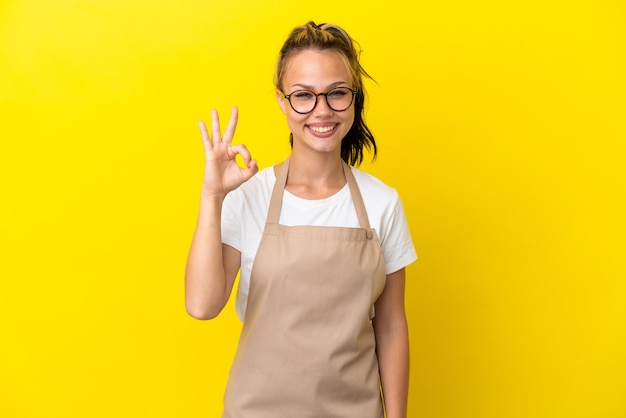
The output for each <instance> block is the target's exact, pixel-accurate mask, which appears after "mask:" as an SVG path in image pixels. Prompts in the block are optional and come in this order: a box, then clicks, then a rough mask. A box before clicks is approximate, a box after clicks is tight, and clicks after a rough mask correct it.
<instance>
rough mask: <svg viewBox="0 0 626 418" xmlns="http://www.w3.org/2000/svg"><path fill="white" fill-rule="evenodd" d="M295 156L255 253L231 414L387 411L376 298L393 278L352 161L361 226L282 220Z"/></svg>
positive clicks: (345, 416) (287, 417)
mask: <svg viewBox="0 0 626 418" xmlns="http://www.w3.org/2000/svg"><path fill="white" fill-rule="evenodd" d="M288 167H289V160H287V161H286V162H285V163H284V164H283V166H282V167H281V170H280V173H279V174H278V176H277V179H276V184H275V186H274V190H273V192H272V198H271V201H270V207H269V214H268V218H267V223H266V225H265V230H264V232H263V237H262V239H261V243H260V245H259V249H258V251H257V254H256V258H255V260H254V265H253V267H252V272H251V278H250V293H249V296H248V306H247V309H246V313H245V317H244V322H243V329H242V332H241V337H240V341H239V347H238V349H237V354H236V356H235V360H234V362H233V365H232V369H231V372H230V378H229V381H228V386H227V388H226V393H225V395H224V414H223V417H224V418H332V417H341V418H352V417H353V418H382V417H383V407H382V401H381V394H380V384H379V377H378V376H379V374H378V361H377V358H376V352H375V348H376V344H375V339H374V331H373V328H372V324H371V320H370V313H371V308H372V306H373V304H374V302H375V301H376V299H377V298H378V296H379V295H380V294H381V292H382V290H383V288H384V286H385V268H384V262H383V257H382V253H381V248H380V243H379V241H378V236H377V234H376V232H375V231H374V230H373V229H372V228H370V225H369V221H368V218H367V213H366V211H365V205H364V204H363V199H362V197H361V193H360V191H359V188H358V186H357V184H356V181H355V179H354V176H353V175H352V172H351V171H350V168H349V167H348V166H347V165H346V164H345V163H344V173H345V176H346V180H347V182H348V186H349V188H350V192H351V194H352V201H353V202H354V206H355V209H356V212H357V215H358V218H359V224H360V226H361V227H360V228H343V227H320V226H284V225H280V224H279V223H278V221H279V218H280V210H281V206H282V197H283V191H284V189H285V184H286V182H287V173H288Z"/></svg>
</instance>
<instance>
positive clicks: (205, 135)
mask: <svg viewBox="0 0 626 418" xmlns="http://www.w3.org/2000/svg"><path fill="white" fill-rule="evenodd" d="M199 125H200V134H201V135H202V145H204V148H205V149H208V148H210V147H211V138H210V137H209V131H208V130H207V128H206V124H205V123H204V121H202V120H201V121H200V122H199Z"/></svg>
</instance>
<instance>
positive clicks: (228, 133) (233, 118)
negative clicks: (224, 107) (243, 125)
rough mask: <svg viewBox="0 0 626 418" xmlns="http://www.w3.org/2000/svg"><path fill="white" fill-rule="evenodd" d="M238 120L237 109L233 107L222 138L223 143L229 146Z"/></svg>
mask: <svg viewBox="0 0 626 418" xmlns="http://www.w3.org/2000/svg"><path fill="white" fill-rule="evenodd" d="M238 120H239V109H237V107H236V106H233V109H232V110H231V112H230V120H229V121H228V126H227V127H226V130H225V131H224V137H223V138H222V141H223V142H226V143H227V144H230V143H231V142H232V140H233V138H234V136H235V129H236V128H237V121H238Z"/></svg>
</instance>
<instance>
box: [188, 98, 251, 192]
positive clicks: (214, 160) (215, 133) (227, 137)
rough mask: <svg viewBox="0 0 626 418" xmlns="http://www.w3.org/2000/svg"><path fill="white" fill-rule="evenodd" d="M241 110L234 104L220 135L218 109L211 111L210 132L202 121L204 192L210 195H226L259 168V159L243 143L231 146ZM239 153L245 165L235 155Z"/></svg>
mask: <svg viewBox="0 0 626 418" xmlns="http://www.w3.org/2000/svg"><path fill="white" fill-rule="evenodd" d="M237 118H238V110H237V108H236V107H233V110H232V113H231V116H230V120H229V121H228V126H227V127H226V130H225V131H224V134H223V135H222V134H221V131H220V121H219V117H218V114H217V111H216V110H215V109H213V110H211V135H209V132H208V130H207V127H206V125H205V123H204V122H200V132H201V133H202V143H203V145H204V155H205V168H204V182H203V185H202V193H203V195H204V196H206V197H209V198H214V197H218V198H221V199H223V198H224V196H226V194H227V193H228V192H230V191H232V190H234V189H236V188H237V187H239V186H240V185H241V184H243V183H244V182H245V181H247V180H249V179H250V178H251V177H252V176H253V175H255V174H256V172H257V171H259V168H258V167H257V162H256V160H253V159H252V156H251V155H250V152H249V151H248V149H247V148H246V147H245V145H243V144H236V145H232V144H231V143H232V140H233V137H234V136H235V128H236V127H237ZM237 155H240V156H241V158H242V159H243V162H244V164H245V167H240V166H239V164H237V161H236V157H237Z"/></svg>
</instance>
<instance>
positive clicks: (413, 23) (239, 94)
mask: <svg viewBox="0 0 626 418" xmlns="http://www.w3.org/2000/svg"><path fill="white" fill-rule="evenodd" d="M625 9H626V7H625V5H624V3H623V2H622V1H617V0H615V1H608V0H599V1H598V0H580V1H576V0H572V1H566V0H557V1H545V0H528V1H514V2H506V1H495V0H494V1H487V0H476V1H441V2H436V1H427V2H426V1H423V2H421V1H420V2H408V1H407V2H398V3H394V2H389V1H386V2H367V1H360V2H356V1H336V0H332V1H328V0H320V1H316V2H292V1H286V0H275V1H249V2H245V1H242V0H235V1H233V0H230V1H219V2H218V1H211V0H207V1H199V0H178V1H162V0H160V1H155V0H150V1H148V0H130V1H129V0H107V1H104V0H101V1H96V0H82V1H79V0H59V1H48V0H30V1H27V0H3V1H2V2H1V3H0V106H1V107H0V120H1V123H0V196H1V207H0V239H1V252H0V257H1V262H0V278H1V282H0V350H1V352H0V417H3V418H4V417H6V418H18V417H113V416H116V417H216V416H218V414H219V411H220V408H221V398H222V392H223V389H224V385H225V381H226V378H227V373H228V368H229V365H230V361H231V359H232V356H233V354H234V350H235V346H236V341H237V336H238V332H239V327H240V325H239V323H238V320H237V319H236V317H235V314H234V309H233V306H232V304H231V305H229V306H228V307H227V308H226V309H225V311H224V312H223V314H222V315H221V316H220V317H219V318H218V319H216V320H214V321H210V322H201V321H196V320H193V319H191V318H190V317H187V316H186V314H185V312H184V305H183V272H184V265H185V258H186V253H187V249H188V246H189V243H190V240H191V235H192V232H193V227H194V224H195V219H196V213H197V207H198V197H199V189H200V184H201V176H202V164H203V155H202V147H201V142H200V136H199V133H198V130H197V121H198V120H200V119H203V118H205V119H206V118H208V117H209V110H210V109H211V108H212V107H215V108H217V109H218V110H219V111H220V112H221V113H222V115H223V116H224V119H225V118H226V115H227V114H228V112H229V109H230V106H232V105H238V106H239V108H240V124H239V128H238V134H237V141H238V142H243V143H245V144H246V145H247V146H248V147H249V149H250V150H251V151H252V152H253V154H254V155H255V156H256V158H258V160H259V162H260V165H261V167H267V166H268V165H270V164H272V163H274V162H277V161H279V160H280V159H282V158H283V157H284V156H285V155H287V153H288V142H287V136H288V131H287V128H286V124H285V121H284V119H283V116H282V114H281V112H280V111H279V108H278V106H277V105H276V103H275V97H274V90H273V86H272V76H273V69H274V62H275V58H276V55H277V51H278V49H279V47H280V45H281V43H282V42H283V40H284V39H285V37H286V36H287V34H288V32H289V30H290V29H291V28H292V27H293V26H295V25H298V24H302V23H304V22H306V21H307V20H309V19H315V20H317V21H318V22H324V21H330V22H335V23H339V24H341V25H342V26H344V27H345V28H346V29H347V30H348V31H349V32H350V33H351V34H352V35H353V36H354V37H355V38H356V39H357V40H358V41H359V42H360V44H361V45H362V47H363V50H364V52H363V54H362V60H363V64H364V66H365V68H366V69H367V70H368V71H369V72H370V73H371V74H372V75H373V76H374V78H375V79H376V80H377V82H378V84H374V83H368V85H367V86H368V89H369V97H370V101H369V103H370V105H369V107H368V120H369V123H370V126H371V128H372V130H373V131H374V133H375V134H376V137H377V140H378V143H379V147H380V154H379V158H378V160H377V162H376V163H375V164H369V163H368V164H364V165H363V168H364V169H366V170H368V171H370V172H372V173H374V174H375V175H377V176H379V177H380V178H381V179H383V180H384V181H386V182H387V183H389V184H391V185H393V186H394V187H396V188H397V189H398V190H399V191H400V193H401V195H402V197H403V201H404V204H405V207H406V211H407V216H408V219H409V223H410V226H411V230H412V234H413V238H414V241H415V245H416V247H417V250H418V253H419V255H420V260H419V261H418V262H417V263H415V264H414V265H412V266H410V267H409V268H408V282H407V283H408V284H407V305H408V308H407V309H408V315H409V321H410V333H411V355H412V368H411V387H410V409H409V412H410V413H409V416H410V417H428V418H444V417H445V418H473V417H476V418H517V417H520V418H522V417H523V418H531V417H532V418H540V417H546V418H547V417H550V418H555V417H567V418H578V417H581V418H582V417H585V418H624V417H626V360H625V355H626V285H625V283H624V280H625V277H626V274H625V273H626V271H625V266H624V264H625V263H624V250H625V245H624V236H625V232H626V230H625V229H626V228H625V222H624V213H625V212H626V207H625V205H624V180H625V177H626V176H625V173H624V168H623V166H624V157H625V153H624V150H625V147H624V141H625V140H626V128H625V119H626V117H625V116H626V106H625V99H624V98H625V97H626V82H625V75H626V58H625V57H626V30H625V27H626V13H625Z"/></svg>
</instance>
